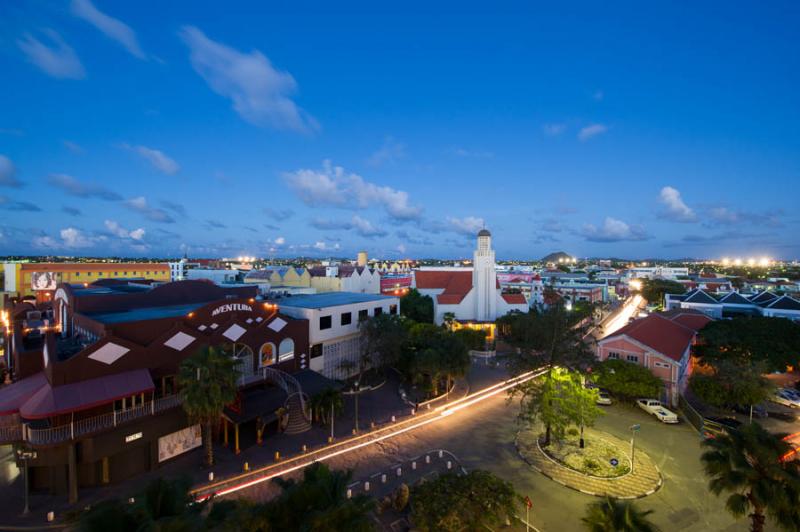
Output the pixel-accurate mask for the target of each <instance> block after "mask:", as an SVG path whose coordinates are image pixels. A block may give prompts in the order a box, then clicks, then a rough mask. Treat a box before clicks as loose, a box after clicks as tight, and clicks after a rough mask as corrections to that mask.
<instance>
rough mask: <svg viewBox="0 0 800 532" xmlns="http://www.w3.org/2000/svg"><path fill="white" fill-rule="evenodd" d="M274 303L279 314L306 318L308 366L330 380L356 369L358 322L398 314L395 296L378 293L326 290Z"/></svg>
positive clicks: (359, 341) (347, 374)
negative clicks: (308, 352) (382, 315)
mask: <svg viewBox="0 0 800 532" xmlns="http://www.w3.org/2000/svg"><path fill="white" fill-rule="evenodd" d="M275 303H277V304H278V306H279V307H280V311H281V313H283V314H286V315H287V316H291V317H292V318H298V319H306V320H308V335H309V345H310V346H311V347H310V355H309V356H310V361H309V366H308V367H309V368H310V369H312V370H314V371H316V372H318V373H321V374H323V375H325V376H326V377H328V378H331V379H344V378H347V377H349V376H351V375H354V374H355V373H357V372H358V362H359V357H360V354H361V336H360V333H359V330H358V324H359V323H360V322H361V321H363V320H365V319H367V318H370V317H372V316H378V315H380V314H399V313H400V299H399V298H398V297H394V296H383V295H379V294H361V293H351V292H327V293H324V294H312V295H301V296H290V297H285V298H281V299H279V300H276V301H275ZM348 366H349V367H348Z"/></svg>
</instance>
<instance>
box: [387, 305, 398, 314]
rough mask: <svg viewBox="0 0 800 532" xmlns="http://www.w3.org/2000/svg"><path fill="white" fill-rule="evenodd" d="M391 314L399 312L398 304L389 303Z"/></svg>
mask: <svg viewBox="0 0 800 532" xmlns="http://www.w3.org/2000/svg"><path fill="white" fill-rule="evenodd" d="M389 314H397V305H389Z"/></svg>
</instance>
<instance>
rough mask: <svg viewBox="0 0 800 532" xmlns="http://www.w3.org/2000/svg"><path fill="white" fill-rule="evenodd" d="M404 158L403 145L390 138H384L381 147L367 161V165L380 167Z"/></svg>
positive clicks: (404, 149) (404, 147)
mask: <svg viewBox="0 0 800 532" xmlns="http://www.w3.org/2000/svg"><path fill="white" fill-rule="evenodd" d="M405 156H406V146H405V144H401V143H400V142H397V141H396V140H394V139H393V138H392V137H386V138H385V139H384V141H383V144H382V145H381V147H380V148H378V150H377V151H376V152H375V153H373V154H372V155H371V156H370V157H369V159H367V164H369V165H370V166H375V167H377V166H382V165H384V164H386V163H392V162H394V161H396V160H398V159H402V158H403V157H405Z"/></svg>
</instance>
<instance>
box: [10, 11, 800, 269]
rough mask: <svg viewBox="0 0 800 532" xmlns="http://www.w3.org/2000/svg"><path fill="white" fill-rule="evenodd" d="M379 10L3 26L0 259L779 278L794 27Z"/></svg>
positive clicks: (55, 16)
mask: <svg viewBox="0 0 800 532" xmlns="http://www.w3.org/2000/svg"><path fill="white" fill-rule="evenodd" d="M723 5H724V6H725V7H724V9H721V6H723ZM382 9H384V8H381V7H376V6H374V5H361V6H353V7H352V8H350V10H349V11H348V10H343V9H342V8H340V7H339V6H337V7H336V8H332V7H330V6H320V5H317V6H314V7H313V8H312V7H311V6H310V5H303V6H294V7H285V6H270V7H269V8H266V7H264V6H262V5H255V6H252V7H251V8H250V9H248V13H247V17H246V19H245V18H244V16H243V17H242V19H240V21H239V22H236V19H235V18H234V17H227V16H221V15H222V14H225V15H227V14H228V13H221V12H220V11H221V10H220V9H213V8H211V7H209V6H194V5H193V6H192V9H191V10H187V9H185V6H183V5H179V4H169V5H166V6H165V5H160V4H156V3H139V4H137V5H136V6H135V7H134V6H132V5H131V6H126V5H115V4H112V3H109V2H94V3H92V2H90V1H89V0H76V1H72V2H65V3H63V4H58V5H55V4H53V5H50V4H46V3H22V2H18V3H8V4H5V5H3V6H2V7H0V19H2V20H3V23H2V25H1V26H0V48H2V51H3V53H2V54H0V64H1V65H2V68H3V72H4V74H5V75H4V78H5V79H6V80H10V81H11V83H6V84H4V86H3V89H2V90H3V96H4V97H3V98H2V99H0V116H2V119H0V254H2V255H12V254H15V255H22V254H26V255H27V254H30V255H49V254H53V255H74V256H82V255H116V256H131V257H136V256H180V255H183V253H184V252H188V253H189V254H190V255H193V256H228V257H236V256H240V255H250V256H259V257H270V256H276V257H286V256H300V255H303V256H312V257H313V256H317V257H323V256H337V257H341V256H354V255H355V252H356V251H358V250H360V249H366V250H368V251H369V254H370V255H371V256H379V257H384V258H404V257H407V256H413V257H441V258H451V257H453V258H455V257H466V256H469V254H470V253H471V249H472V245H473V241H474V236H475V234H476V233H477V231H478V230H479V229H481V228H482V227H487V228H489V229H490V230H491V231H492V233H493V235H494V236H495V238H494V246H495V248H496V249H497V255H498V258H502V259H532V258H540V257H543V256H544V255H546V254H548V253H550V252H553V251H557V250H563V251H565V252H567V253H570V254H572V255H576V256H580V257H612V256H613V257H623V258H632V259H633V258H665V259H666V258H682V257H695V258H713V259H722V258H723V257H731V258H734V257H745V258H746V257H755V258H757V259H758V258H761V257H769V258H774V259H795V258H797V257H798V256H800V241H798V240H797V238H796V234H797V229H798V221H799V220H798V218H797V215H796V209H794V202H793V199H794V197H795V196H796V193H797V191H798V185H797V183H798V182H800V180H799V179H798V177H799V175H798V174H800V155H798V153H800V152H798V150H797V148H798V145H799V144H800V133H798V131H797V128H796V126H795V124H796V123H797V122H798V119H800V105H799V104H798V100H797V96H796V95H797V87H798V81H800V68H798V67H800V64H798V63H799V62H800V59H798V58H800V54H798V52H800V43H798V41H797V39H796V38H795V37H794V33H793V31H794V29H795V28H796V22H797V19H798V14H800V12H799V11H798V10H799V8H798V7H797V6H796V5H793V4H791V3H788V2H787V3H779V4H771V5H769V6H752V7H749V8H748V7H743V6H730V5H727V4H721V3H720V4H708V5H704V6H691V7H686V8H684V9H683V10H681V9H679V8H676V7H670V8H669V9H667V8H666V7H664V8H663V11H662V10H661V9H659V8H658V7H655V6H641V5H638V4H634V3H631V4H629V5H628V6H627V9H626V8H625V7H622V6H620V7H618V8H617V10H616V11H613V12H611V11H608V10H607V9H604V8H603V7H601V6H593V5H591V4H585V5H582V6H574V7H573V9H572V10H570V11H561V10H559V8H558V7H555V6H546V7H537V8H535V9H534V8H530V7H529V8H526V9H528V10H527V11H525V10H521V11H511V10H508V11H505V12H502V11H496V12H493V13H483V12H481V11H480V10H478V9H477V8H473V7H470V6H465V5H463V4H459V6H458V9H457V10H456V8H454V6H444V5H440V6H437V7H436V8H433V9H431V8H429V7H427V8H426V9H425V11H424V12H423V11H422V10H421V9H422V7H421V5H419V6H417V8H416V9H414V8H413V6H404V10H405V12H399V11H397V12H395V11H389V10H382ZM520 9H522V8H520ZM415 11H416V13H415ZM241 20H246V23H245V24H242V23H241ZM609 28H611V29H613V31H609ZM654 64H657V65H658V68H653V66H654Z"/></svg>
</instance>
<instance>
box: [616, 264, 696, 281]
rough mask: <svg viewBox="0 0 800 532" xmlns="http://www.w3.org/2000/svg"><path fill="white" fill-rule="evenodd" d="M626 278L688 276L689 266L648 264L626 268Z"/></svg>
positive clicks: (674, 277) (671, 278)
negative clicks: (675, 266) (674, 266)
mask: <svg viewBox="0 0 800 532" xmlns="http://www.w3.org/2000/svg"><path fill="white" fill-rule="evenodd" d="M625 276H626V277H627V278H628V279H670V280H675V279H677V278H679V277H688V276H689V268H683V267H677V268H670V267H667V266H650V267H636V268H628V270H627V271H626V272H625Z"/></svg>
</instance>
